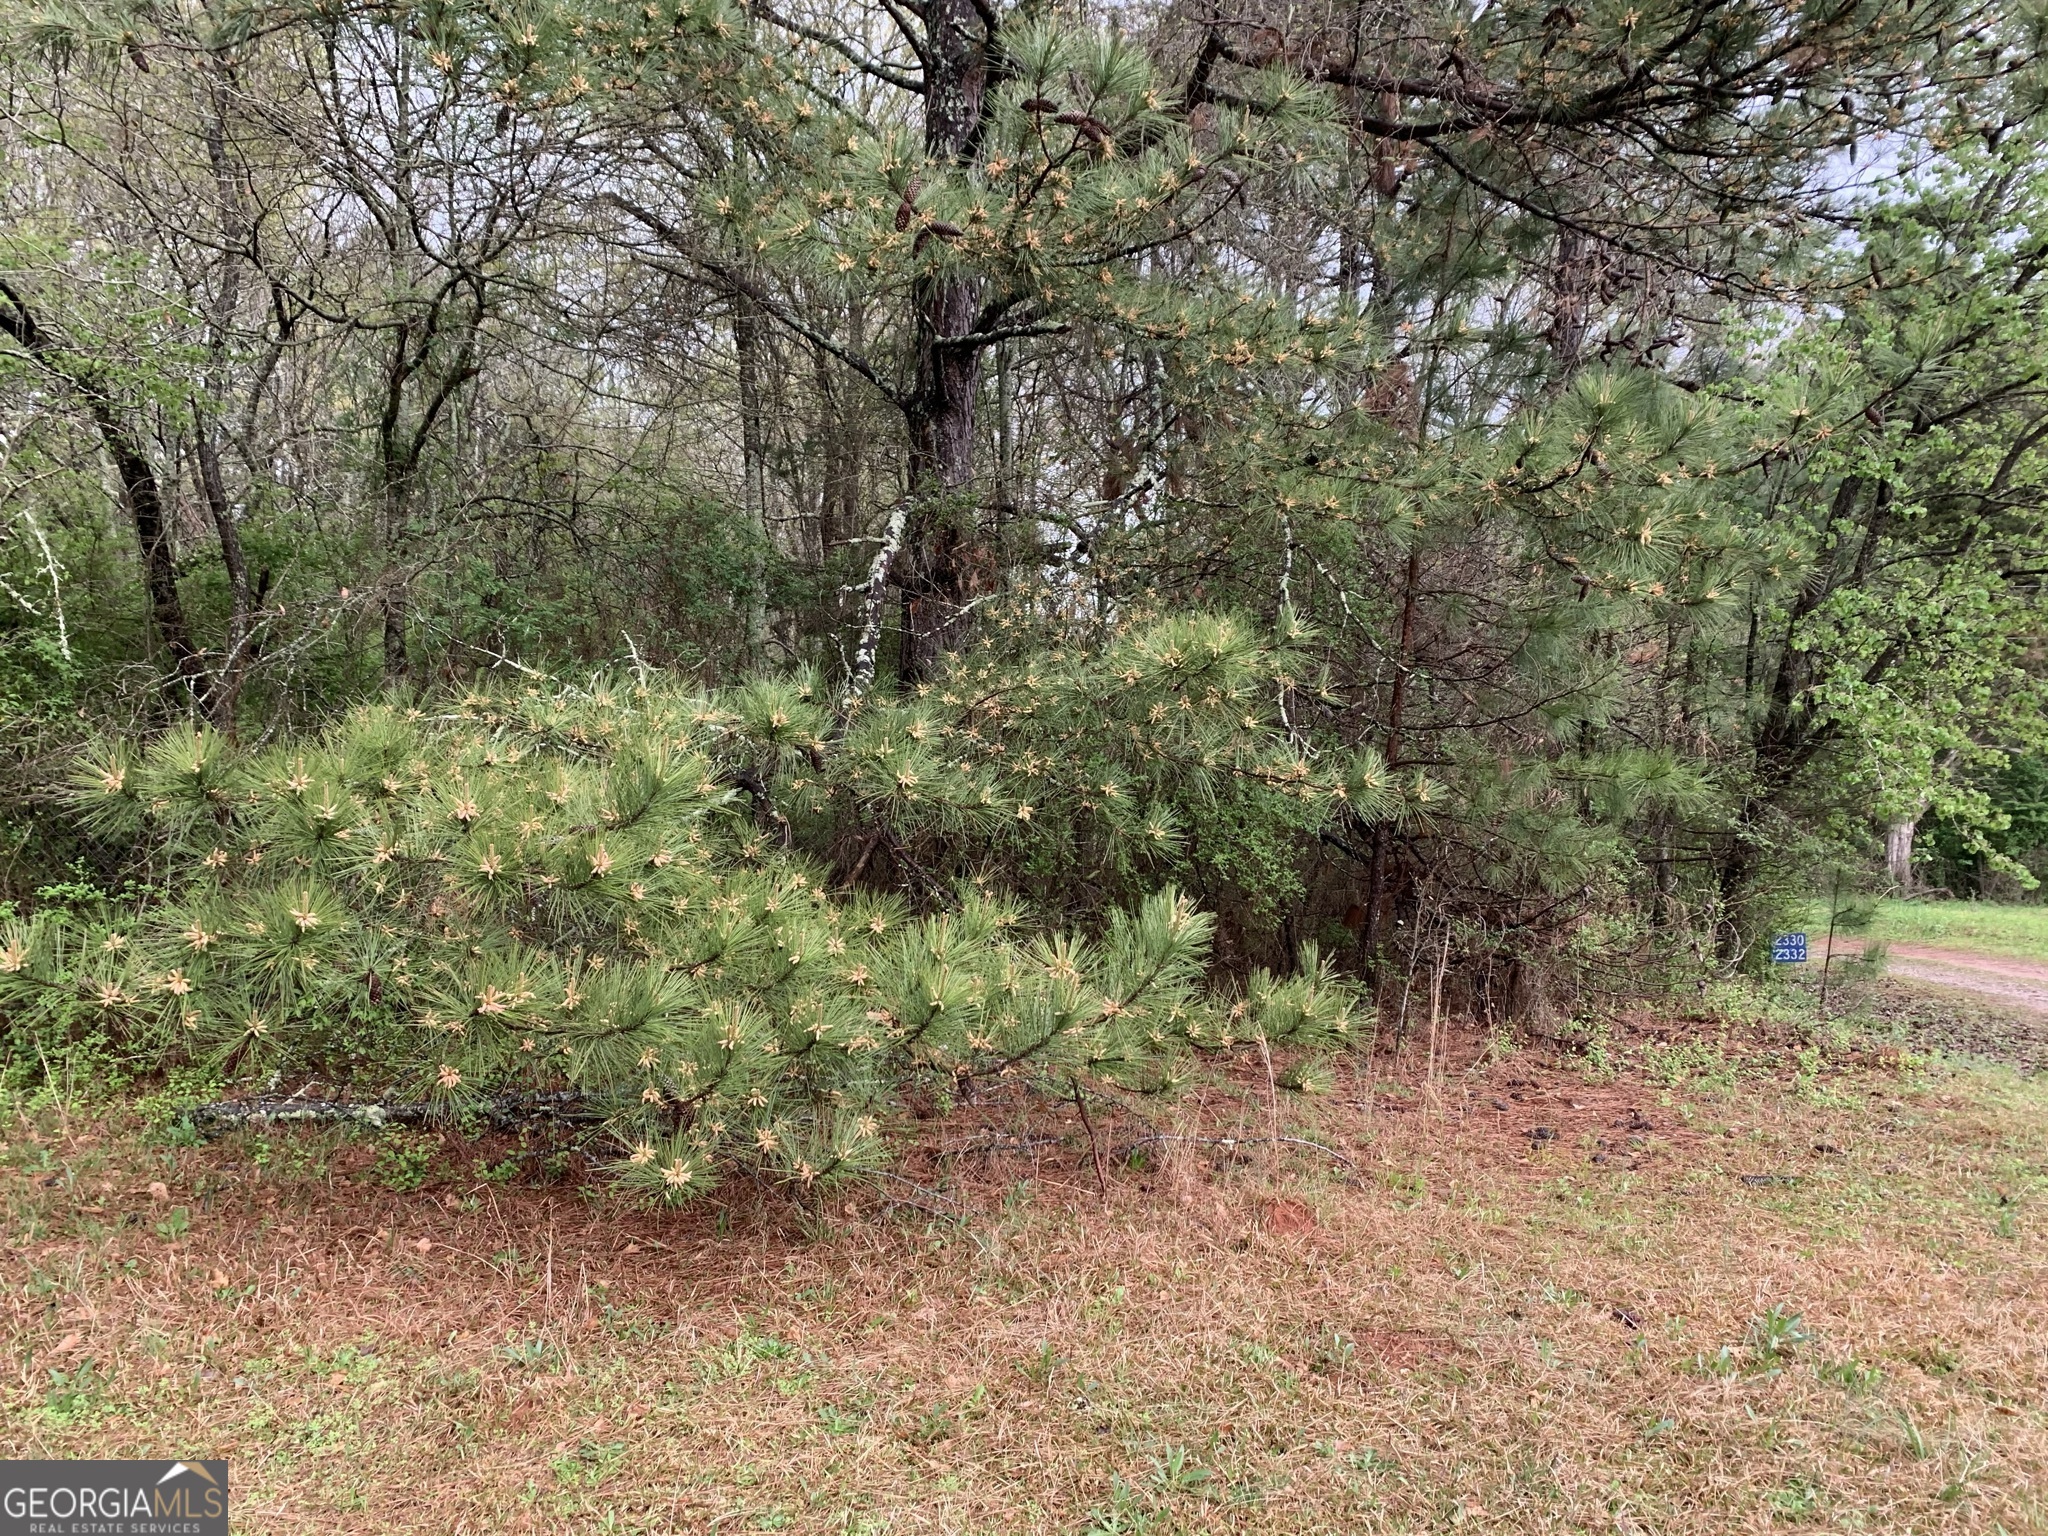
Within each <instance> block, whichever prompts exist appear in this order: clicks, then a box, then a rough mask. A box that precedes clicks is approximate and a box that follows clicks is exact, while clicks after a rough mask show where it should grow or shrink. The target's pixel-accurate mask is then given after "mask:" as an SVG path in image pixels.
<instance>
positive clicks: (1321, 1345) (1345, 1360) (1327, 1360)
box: [1308, 1328, 1358, 1376]
mask: <svg viewBox="0 0 2048 1536" xmlns="http://www.w3.org/2000/svg"><path fill="white" fill-rule="evenodd" d="M1357 1358H1358V1342H1357V1341H1356V1340H1355V1339H1353V1338H1352V1337H1351V1335H1350V1334H1348V1333H1341V1332H1339V1331H1337V1330H1336V1329H1334V1328H1332V1329H1326V1330H1324V1331H1322V1332H1321V1333H1319V1334H1317V1335H1316V1336H1315V1337H1314V1338H1313V1339H1312V1340H1311V1341H1310V1344H1309V1362H1308V1368H1309V1369H1310V1370H1312V1371H1314V1372H1315V1373H1316V1374H1317V1375H1318V1376H1337V1375H1341V1374H1343V1373H1344V1372H1345V1371H1348V1370H1349V1369H1351V1365H1352V1362H1353V1361H1355V1360H1356V1359H1357Z"/></svg>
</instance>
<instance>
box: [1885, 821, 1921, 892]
mask: <svg viewBox="0 0 2048 1536" xmlns="http://www.w3.org/2000/svg"><path fill="white" fill-rule="evenodd" d="M1919 827H1920V818H1919V817H1917V816H1914V817H1905V816H1901V817H1900V818H1898V820H1896V821H1894V822H1891V823H1890V824H1889V825H1887V826H1886V827H1885V829H1884V867H1885V873H1887V874H1888V875H1890V876H1891V881H1892V884H1893V885H1895V886H1897V887H1898V888H1899V894H1900V895H1901V896H1910V895H1912V894H1913V834H1914V833H1915V832H1917V831H1918V830H1919Z"/></svg>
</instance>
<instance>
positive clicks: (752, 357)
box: [732, 293, 768, 662]
mask: <svg viewBox="0 0 2048 1536" xmlns="http://www.w3.org/2000/svg"><path fill="white" fill-rule="evenodd" d="M732 342H733V357H734V361H735V364H736V365H737V368H738V372H739V394H740V493H741V497H742V499H743V500H744V501H745V503H746V511H745V515H746V520H747V541H748V543H747V590H746V592H745V593H744V594H743V596H742V601H743V602H744V603H745V605H746V608H745V614H744V623H745V627H746V629H745V632H746V644H747V659H748V660H749V661H753V662H758V661H760V660H761V659H762V658H763V657H764V656H765V654H766V653H767V650H768V426H767V421H766V412H765V409H764V407H763V404H762V400H761V351H762V348H763V346H764V345H765V344H766V338H765V337H764V336H763V334H762V324H761V312H760V309H759V308H758V307H757V306H756V305H755V303H754V301H753V300H752V299H750V298H748V297H747V296H746V294H744V293H735V294H734V295H733V311H732Z"/></svg>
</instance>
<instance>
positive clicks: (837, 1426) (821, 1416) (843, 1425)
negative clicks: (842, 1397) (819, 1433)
mask: <svg viewBox="0 0 2048 1536" xmlns="http://www.w3.org/2000/svg"><path fill="white" fill-rule="evenodd" d="M818 1422H819V1423H820V1424H822V1425H824V1426H825V1433H826V1434H828V1435H850V1434H853V1433H855V1432H856V1431H857V1430H859V1428H860V1427H861V1426H862V1425H863V1424H865V1423H866V1422H867V1415H865V1414H862V1413H848V1412H847V1411H846V1410H845V1409H843V1408H840V1407H838V1406H837V1405H836V1404H833V1403H820V1404H819V1405H818Z"/></svg>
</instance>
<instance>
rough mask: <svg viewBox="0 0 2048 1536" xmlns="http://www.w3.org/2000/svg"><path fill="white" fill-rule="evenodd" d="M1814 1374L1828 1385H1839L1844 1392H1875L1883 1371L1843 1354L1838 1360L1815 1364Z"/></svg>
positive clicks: (1852, 1356)
mask: <svg viewBox="0 0 2048 1536" xmlns="http://www.w3.org/2000/svg"><path fill="white" fill-rule="evenodd" d="M1814 1374H1815V1375H1816V1376H1818V1377H1820V1379H1821V1380H1822V1381H1825V1382H1827V1383H1828V1384H1829V1385H1831V1386H1837V1387H1840V1388H1841V1389H1842V1390H1843V1391H1844V1392H1875V1391H1876V1390H1877V1386H1878V1383H1879V1382H1880V1381H1882V1380H1883V1379H1884V1372H1883V1371H1881V1370H1879V1369H1878V1368H1877V1367H1876V1366H1874V1365H1870V1364H1867V1363H1866V1362H1864V1361H1862V1360H1858V1359H1857V1358H1856V1357H1855V1356H1854V1355H1844V1356H1843V1357H1842V1358H1841V1359H1839V1360H1830V1361H1827V1362H1825V1363H1824V1364H1822V1365H1820V1366H1817V1367H1816V1368H1815V1370H1814Z"/></svg>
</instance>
